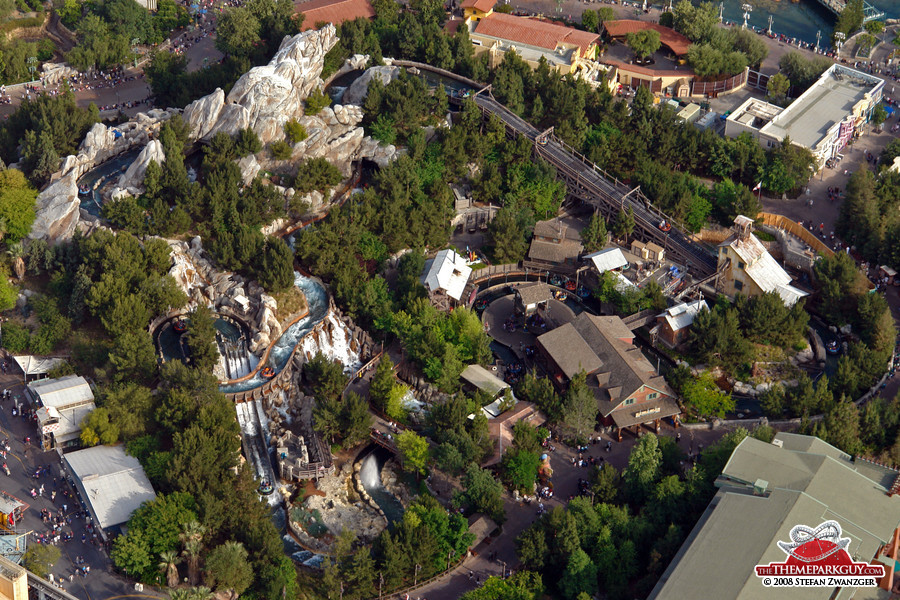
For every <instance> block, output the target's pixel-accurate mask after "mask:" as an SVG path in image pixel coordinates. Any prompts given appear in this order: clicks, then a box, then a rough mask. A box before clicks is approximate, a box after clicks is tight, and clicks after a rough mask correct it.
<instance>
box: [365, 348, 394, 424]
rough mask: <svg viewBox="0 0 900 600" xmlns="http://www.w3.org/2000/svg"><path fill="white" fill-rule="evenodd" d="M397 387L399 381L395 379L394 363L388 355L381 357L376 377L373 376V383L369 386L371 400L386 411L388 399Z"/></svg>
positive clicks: (376, 369)
mask: <svg viewBox="0 0 900 600" xmlns="http://www.w3.org/2000/svg"><path fill="white" fill-rule="evenodd" d="M396 385H397V379H396V378H395V377H394V361H392V360H391V357H390V356H388V355H387V354H384V355H383V356H382V357H381V360H380V361H379V362H378V366H377V367H376V368H375V375H374V376H372V382H371V383H370V384H369V399H370V400H371V401H372V404H374V405H375V406H376V407H377V408H378V409H379V410H381V411H384V410H385V409H386V408H387V403H388V399H389V398H390V397H391V392H392V391H393V389H394V387H395V386H396Z"/></svg>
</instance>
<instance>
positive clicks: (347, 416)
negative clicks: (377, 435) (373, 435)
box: [341, 392, 372, 448]
mask: <svg viewBox="0 0 900 600" xmlns="http://www.w3.org/2000/svg"><path fill="white" fill-rule="evenodd" d="M371 428H372V415H371V414H369V405H368V404H367V403H366V401H365V400H363V399H362V398H361V397H360V396H359V394H357V393H355V392H348V393H347V395H346V397H345V398H344V400H343V402H342V407H341V435H342V438H343V440H342V445H343V447H344V448H352V447H353V446H356V445H357V444H359V443H361V442H363V441H365V440H368V439H369V434H370V430H371Z"/></svg>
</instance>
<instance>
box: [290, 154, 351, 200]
mask: <svg viewBox="0 0 900 600" xmlns="http://www.w3.org/2000/svg"><path fill="white" fill-rule="evenodd" d="M343 178H344V177H343V175H341V172H340V170H339V169H338V168H337V167H335V166H334V165H333V164H331V163H330V162H328V159H326V158H322V157H319V158H311V159H309V160H307V161H304V162H303V163H302V164H301V165H300V167H299V168H298V169H297V177H296V179H295V181H294V188H295V189H296V190H297V191H298V192H299V193H301V194H308V193H309V192H311V191H313V190H318V191H320V192H322V194H327V193H328V190H329V189H331V188H332V187H333V186H335V185H337V184H338V183H340V182H341V180H342V179H343Z"/></svg>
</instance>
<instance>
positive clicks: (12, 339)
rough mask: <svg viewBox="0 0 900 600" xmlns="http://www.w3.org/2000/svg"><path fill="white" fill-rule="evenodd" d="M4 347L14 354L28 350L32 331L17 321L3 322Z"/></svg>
mask: <svg viewBox="0 0 900 600" xmlns="http://www.w3.org/2000/svg"><path fill="white" fill-rule="evenodd" d="M2 336H3V347H4V348H6V349H7V350H9V351H10V352H11V353H12V354H22V353H25V352H28V346H29V345H30V343H31V333H30V332H29V331H28V329H27V328H26V327H24V326H22V325H20V324H19V323H16V322H15V321H9V322H8V323H4V324H3V334H2Z"/></svg>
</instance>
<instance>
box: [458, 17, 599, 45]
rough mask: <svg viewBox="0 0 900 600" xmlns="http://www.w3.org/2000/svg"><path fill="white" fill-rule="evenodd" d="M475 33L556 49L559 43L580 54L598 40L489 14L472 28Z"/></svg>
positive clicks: (581, 33) (560, 28)
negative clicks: (570, 47) (571, 47)
mask: <svg viewBox="0 0 900 600" xmlns="http://www.w3.org/2000/svg"><path fill="white" fill-rule="evenodd" d="M475 33H479V34H481V35H489V36H491V37H495V38H499V39H501V40H508V41H511V42H517V43H519V44H527V45H529V46H537V47H538V48H546V49H547V50H556V47H557V46H558V45H559V44H570V45H573V46H578V47H579V48H581V51H582V52H584V51H585V50H587V49H588V47H589V46H590V45H591V44H593V43H595V42H596V41H597V39H598V38H599V37H600V36H599V35H597V34H596V33H590V32H587V31H581V30H578V29H572V28H571V27H563V26H562V25H554V24H553V23H548V22H547V21H541V20H538V19H528V18H526V17H515V16H513V15H505V14H502V13H492V14H491V15H490V16H487V17H485V18H483V19H482V20H481V21H479V22H478V25H477V26H476V27H475Z"/></svg>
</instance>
